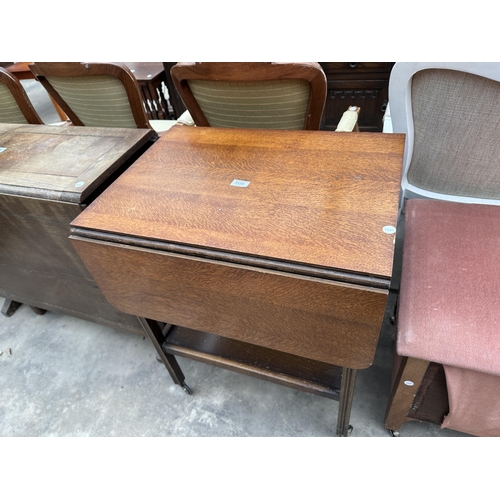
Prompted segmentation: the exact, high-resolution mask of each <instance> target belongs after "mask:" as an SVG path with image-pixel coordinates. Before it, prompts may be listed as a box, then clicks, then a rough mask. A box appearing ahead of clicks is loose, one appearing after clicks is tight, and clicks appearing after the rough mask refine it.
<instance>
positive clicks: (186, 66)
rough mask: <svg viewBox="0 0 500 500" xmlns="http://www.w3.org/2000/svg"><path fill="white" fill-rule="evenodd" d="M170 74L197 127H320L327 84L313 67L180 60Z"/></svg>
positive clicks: (315, 128) (270, 63) (323, 77)
mask: <svg viewBox="0 0 500 500" xmlns="http://www.w3.org/2000/svg"><path fill="white" fill-rule="evenodd" d="M170 73H171V75H172V80H173V82H174V85H175V88H176V90H177V92H178V93H179V96H180V97H181V98H182V100H183V102H184V105H185V106H186V108H187V110H188V111H189V113H190V114H191V116H192V118H193V120H194V123H195V125H196V126H198V127H225V128H265V129H282V130H304V129H305V130H318V129H319V126H320V122H321V116H322V113H323V109H324V106H325V101H326V93H327V82H326V76H325V73H324V71H323V69H322V68H321V66H320V65H319V64H318V63H307V62H306V63H299V62H297V63H295V62H290V63H274V62H250V63H230V62H221V63H217V62H201V63H198V62H196V63H193V62H179V63H177V64H176V65H175V66H173V67H172V68H171V70H170Z"/></svg>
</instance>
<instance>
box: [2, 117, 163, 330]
mask: <svg viewBox="0 0 500 500" xmlns="http://www.w3.org/2000/svg"><path fill="white" fill-rule="evenodd" d="M154 138H155V133H154V132H153V131H152V130H147V129H119V128H95V127H64V126H63V127H54V126H50V125H14V124H7V123H2V124H0V297H4V298H5V299H6V301H5V303H4V307H3V309H2V312H3V313H4V314H5V315H7V316H10V315H11V314H12V313H13V312H14V311H15V309H16V308H17V307H18V306H19V305H20V304H27V305H29V306H31V307H32V308H33V309H34V310H35V312H37V313H38V314H43V312H44V311H45V310H49V311H54V312H58V313H62V314H69V315H72V316H76V317H78V318H82V319H86V320H89V321H94V322H96V323H100V324H103V325H106V326H110V327H112V328H116V329H118V330H126V331H131V332H134V333H137V334H141V333H142V329H141V326H140V323H139V322H138V320H137V318H135V317H134V316H130V315H127V314H124V313H122V312H120V311H118V310H117V309H115V308H114V307H113V306H111V305H110V304H109V303H108V302H107V301H106V299H105V298H104V296H103V295H102V293H101V291H100V290H99V288H98V287H97V285H96V284H95V282H94V280H93V279H92V277H91V276H90V275H89V273H88V271H87V269H86V268H85V266H84V265H83V263H82V262H81V260H80V259H79V258H78V256H77V255H76V253H75V251H74V250H73V247H72V245H71V243H70V241H69V239H68V236H69V223H70V222H71V221H72V220H73V219H74V218H75V217H76V216H77V215H78V214H80V213H81V212H82V211H83V210H84V209H85V208H86V206H87V205H88V204H89V203H91V202H92V200H93V199H94V198H95V197H96V196H98V195H99V194H100V193H101V192H102V191H103V190H104V189H105V188H106V187H107V186H108V185H109V184H110V183H111V182H112V180H113V179H114V178H116V177H117V176H118V175H119V174H120V173H121V172H123V170H125V169H126V168H127V167H128V166H129V165H130V164H131V163H133V162H134V161H135V159H137V158H138V157H139V156H140V155H141V154H142V153H143V152H144V151H145V150H146V149H148V147H149V146H150V145H151V144H152V142H153V140H154Z"/></svg>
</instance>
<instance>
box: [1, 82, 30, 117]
mask: <svg viewBox="0 0 500 500" xmlns="http://www.w3.org/2000/svg"><path fill="white" fill-rule="evenodd" d="M0 123H28V120H27V119H26V117H25V116H24V115H23V113H22V111H21V109H20V108H19V106H18V105H17V102H16V100H15V99H14V96H13V95H12V92H11V91H10V90H9V89H8V88H7V85H5V84H4V83H1V82H0Z"/></svg>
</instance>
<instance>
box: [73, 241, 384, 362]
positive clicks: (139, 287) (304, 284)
mask: <svg viewBox="0 0 500 500" xmlns="http://www.w3.org/2000/svg"><path fill="white" fill-rule="evenodd" d="M71 241H72V243H73V245H74V246H75V249H76V250H77V252H78V254H79V255H80V257H81V258H82V260H83V261H84V263H85V265H86V266H87V268H88V269H89V271H90V273H91V274H92V276H93V277H94V279H95V280H96V282H97V284H98V285H99V287H100V288H101V290H102V291H103V293H104V295H105V297H106V298H107V299H108V301H109V302H110V303H111V304H113V305H114V306H115V307H116V308H118V309H120V310H121V311H123V312H126V313H128V314H135V315H137V316H144V317H146V318H150V319H154V320H157V321H163V322H166V323H171V324H175V325H179V326H184V327H187V328H191V329H194V330H202V331H206V332H208V333H214V334H218V335H221V336H223V337H227V338H231V339H234V340H240V341H244V342H247V343H250V344H254V345H258V346H261V347H266V348H269V349H275V350H278V351H281V352H285V353H289V354H293V355H296V356H301V357H304V358H308V359H313V360H316V361H321V362H323V363H328V364H334V365H339V366H343V367H347V368H356V369H358V368H367V367H368V366H370V365H371V363H372V361H373V356H374V353H375V348H376V345H377V341H378V336H379V333H380V326H381V323H382V316H383V313H384V309H385V304H386V300H387V291H383V290H378V289H370V288H368V287H361V286H354V285H348V284H346V283H335V282H333V281H328V280H323V279H319V278H307V277H301V276H295V275H293V274H288V273H279V272H276V271H269V270H264V269H259V268H251V267H249V266H239V265H235V264H228V263H220V262H212V261H209V260H205V259H200V258H194V257H187V256H179V255H175V254H168V253H166V252H160V251H154V250H146V249H134V248H132V247H128V246H126V245H117V244H111V243H105V242H96V241H92V240H84V239H82V238H76V237H72V238H71Z"/></svg>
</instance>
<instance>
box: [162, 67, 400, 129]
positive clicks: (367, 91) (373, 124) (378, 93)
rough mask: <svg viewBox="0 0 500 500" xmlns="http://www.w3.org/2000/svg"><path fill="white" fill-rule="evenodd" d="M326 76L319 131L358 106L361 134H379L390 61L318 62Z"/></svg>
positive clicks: (177, 105)
mask: <svg viewBox="0 0 500 500" xmlns="http://www.w3.org/2000/svg"><path fill="white" fill-rule="evenodd" d="M175 64H176V63H173V62H170V63H163V65H164V67H165V73H166V79H167V87H168V92H169V95H170V102H171V103H172V106H173V108H174V111H175V114H176V118H178V117H179V116H180V115H181V114H182V113H183V112H184V111H185V110H186V107H185V106H184V103H183V102H182V100H181V98H180V97H179V95H178V94H177V91H176V90H175V86H174V83H173V81H172V78H171V76H170V69H171V68H172V66H174V65H175ZM319 64H320V65H321V67H322V68H323V71H324V72H325V74H326V79H327V82H328V93H327V97H326V104H325V110H324V112H323V119H322V121H321V127H320V128H321V130H335V129H336V128H337V124H338V121H339V119H340V117H341V116H342V113H343V112H344V111H345V110H346V109H347V106H359V107H360V108H361V112H360V115H359V120H358V125H359V130H360V131H361V132H382V118H383V117H384V113H385V110H386V107H387V103H388V100H389V76H390V74H391V69H392V67H393V66H394V64H395V63H393V62H359V63H358V62H320V63H319Z"/></svg>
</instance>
